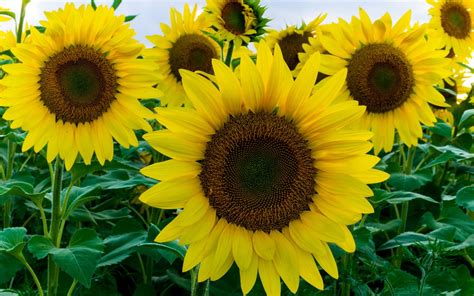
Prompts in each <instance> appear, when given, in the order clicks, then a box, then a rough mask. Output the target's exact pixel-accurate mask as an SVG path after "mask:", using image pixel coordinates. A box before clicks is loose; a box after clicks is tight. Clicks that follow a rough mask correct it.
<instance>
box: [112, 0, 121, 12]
mask: <svg viewBox="0 0 474 296" xmlns="http://www.w3.org/2000/svg"><path fill="white" fill-rule="evenodd" d="M120 3H122V0H114V3H113V4H112V7H113V8H114V9H115V10H117V8H118V7H119V6H120Z"/></svg>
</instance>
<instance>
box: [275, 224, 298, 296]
mask: <svg viewBox="0 0 474 296" xmlns="http://www.w3.org/2000/svg"><path fill="white" fill-rule="evenodd" d="M270 237H271V238H272V239H273V240H274V241H275V245H276V250H275V256H274V259H273V262H274V263H275V268H276V270H277V271H278V273H279V274H280V276H281V278H282V279H283V281H284V282H285V284H286V286H287V287H288V289H290V291H291V292H292V293H296V291H297V290H298V286H299V266H298V256H297V254H296V250H295V248H294V247H293V245H292V244H291V243H290V242H289V241H288V240H287V239H286V238H285V236H284V235H283V234H281V233H280V232H279V231H272V232H270Z"/></svg>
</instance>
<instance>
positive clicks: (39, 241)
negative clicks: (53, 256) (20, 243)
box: [28, 235, 55, 259]
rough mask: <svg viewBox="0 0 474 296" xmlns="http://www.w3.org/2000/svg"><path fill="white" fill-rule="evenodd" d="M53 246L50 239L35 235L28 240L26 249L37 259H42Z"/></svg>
mask: <svg viewBox="0 0 474 296" xmlns="http://www.w3.org/2000/svg"><path fill="white" fill-rule="evenodd" d="M54 248H55V246H54V244H53V242H51V240H50V239H48V238H46V237H44V236H41V235H35V236H33V237H32V238H31V239H30V241H29V242H28V251H30V253H31V254H33V256H35V257H36V258H38V259H43V258H46V256H48V254H49V253H50V252H51V250H53V249H54Z"/></svg>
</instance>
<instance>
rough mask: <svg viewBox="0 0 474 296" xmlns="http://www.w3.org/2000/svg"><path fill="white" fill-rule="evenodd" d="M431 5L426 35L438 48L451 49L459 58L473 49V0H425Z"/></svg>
mask: <svg viewBox="0 0 474 296" xmlns="http://www.w3.org/2000/svg"><path fill="white" fill-rule="evenodd" d="M427 2H428V3H429V4H431V5H432V7H431V8H430V10H429V12H430V15H431V16H432V18H431V21H430V29H429V30H428V36H429V38H430V40H431V41H432V42H434V43H436V44H437V47H438V48H445V49H446V50H452V51H453V53H454V54H455V55H456V56H457V57H458V58H459V59H461V60H464V59H465V58H467V57H469V56H471V55H472V50H473V49H474V33H473V32H474V1H472V0H427Z"/></svg>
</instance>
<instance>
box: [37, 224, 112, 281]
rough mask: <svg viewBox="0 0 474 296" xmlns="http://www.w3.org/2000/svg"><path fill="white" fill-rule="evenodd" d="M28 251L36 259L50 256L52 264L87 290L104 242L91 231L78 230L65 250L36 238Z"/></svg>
mask: <svg viewBox="0 0 474 296" xmlns="http://www.w3.org/2000/svg"><path fill="white" fill-rule="evenodd" d="M33 239H34V241H33V244H30V245H29V250H30V252H31V253H33V254H34V255H35V256H36V257H37V258H44V257H46V255H48V254H51V255H52V256H53V260H54V262H55V263H56V264H57V265H58V266H59V268H61V269H62V270H63V271H64V272H66V273H67V274H69V275H70V276H71V277H72V278H74V279H75V280H77V281H78V282H79V283H81V284H82V285H84V286H85V287H87V288H89V287H90V286H91V280H92V275H93V274H94V271H95V269H96V268H97V264H98V262H99V259H100V257H101V254H102V252H103V250H104V242H103V241H102V240H101V239H100V238H99V237H98V236H97V233H96V232H95V230H93V229H86V228H84V229H79V230H77V231H76V232H75V233H74V234H73V235H72V238H71V241H70V242H69V245H68V247H67V248H56V247H54V246H52V243H51V242H50V241H49V240H48V239H46V238H44V237H39V236H36V237H34V238H33Z"/></svg>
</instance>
